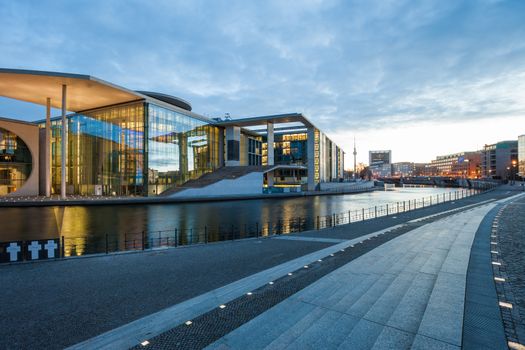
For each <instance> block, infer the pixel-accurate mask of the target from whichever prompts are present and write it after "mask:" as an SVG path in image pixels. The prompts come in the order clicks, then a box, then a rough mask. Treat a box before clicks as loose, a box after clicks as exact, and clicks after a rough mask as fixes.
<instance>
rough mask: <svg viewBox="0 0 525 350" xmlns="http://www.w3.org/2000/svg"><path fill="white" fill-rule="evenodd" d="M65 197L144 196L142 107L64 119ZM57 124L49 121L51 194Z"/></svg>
mask: <svg viewBox="0 0 525 350" xmlns="http://www.w3.org/2000/svg"><path fill="white" fill-rule="evenodd" d="M67 125H68V145H67V162H66V166H67V174H66V191H67V193H68V194H81V195H95V194H99V195H107V196H111V195H127V196H129V195H144V194H145V186H144V103H142V102H139V103H132V104H125V105H119V106H113V107H107V108H101V109H97V110H93V111H89V112H84V113H82V114H73V115H70V116H68V124H67ZM61 130H62V123H61V121H60V120H53V121H52V122H51V183H52V192H53V193H59V192H60V182H61V161H62V154H61V152H62V148H61V147H62V146H61V143H62V138H61Z"/></svg>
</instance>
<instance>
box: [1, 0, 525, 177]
mask: <svg viewBox="0 0 525 350" xmlns="http://www.w3.org/2000/svg"><path fill="white" fill-rule="evenodd" d="M0 67H3V68H20V69H34V70H48V71H58V72H68V73H79V74H88V75H92V76H95V77H97V78H100V79H103V80H106V81H109V82H112V83H115V84H117V85H121V86H124V87H126V88H130V89H136V90H150V91H158V92H163V93H167V94H171V95H175V96H179V97H182V98H184V99H186V100H188V101H190V102H191V104H192V106H193V111H194V112H196V113H199V114H202V115H205V116H209V117H223V116H224V115H225V113H229V114H230V115H231V117H232V118H233V119H236V118H242V117H247V116H257V115H270V114H280V113H291V112H301V113H304V114H305V115H306V116H307V117H308V118H309V119H310V120H311V121H312V122H313V123H314V124H316V125H317V126H318V127H319V128H320V129H321V130H322V131H324V132H325V133H326V134H327V135H328V137H330V138H331V139H332V140H333V141H335V142H336V143H337V144H338V145H340V146H341V147H342V148H343V149H344V150H345V152H346V153H347V156H346V159H345V161H346V168H350V167H352V163H353V159H352V155H351V153H352V148H353V139H354V137H355V139H356V143H357V152H358V156H357V161H358V162H364V163H367V162H368V151H369V150H376V149H390V150H392V157H393V161H394V162H398V161H414V162H429V161H430V160H431V159H434V158H435V157H436V156H437V155H443V154H449V153H456V152H460V151H471V150H477V149H480V148H482V147H483V145H484V144H490V143H494V142H497V141H501V140H507V139H517V136H518V135H521V134H525V1H521V0H515V1H504V0H501V1H500V0H469V1H461V0H435V1H434V0H423V1H413V0H406V1H404V0H399V1H390V0H377V1H375V0H365V1H353V0H341V1H337V0H327V1H323V0H305V1H299V0H296V1H284V0H275V1H271V0H270V1H262V0H261V1H247V0H227V1H222V0H215V1H212V0H209V1H199V0H191V1H171V0H165V1H162V0H161V1H132V0H129V1H111V0H88V1H80V0H71V1H67V0H64V1H41V0H39V1H24V0H17V1H12V0H0ZM44 113H45V112H44V109H43V107H42V106H37V105H31V104H28V103H22V102H19V101H13V100H9V99H6V98H0V116H3V117H9V118H16V119H23V120H37V119H41V118H42V117H43V116H44Z"/></svg>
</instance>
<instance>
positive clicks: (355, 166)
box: [354, 136, 357, 180]
mask: <svg viewBox="0 0 525 350" xmlns="http://www.w3.org/2000/svg"><path fill="white" fill-rule="evenodd" d="M356 156H357V150H356V148H355V136H354V180H355V179H357V173H356V171H357V163H356Z"/></svg>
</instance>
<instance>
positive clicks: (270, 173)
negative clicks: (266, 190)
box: [266, 170, 275, 187]
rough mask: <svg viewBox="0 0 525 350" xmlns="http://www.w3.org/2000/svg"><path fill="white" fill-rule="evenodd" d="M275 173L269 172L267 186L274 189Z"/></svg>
mask: <svg viewBox="0 0 525 350" xmlns="http://www.w3.org/2000/svg"><path fill="white" fill-rule="evenodd" d="M273 172H274V170H272V171H269V172H267V173H266V184H267V185H268V187H273V185H274V183H275V182H274V177H273Z"/></svg>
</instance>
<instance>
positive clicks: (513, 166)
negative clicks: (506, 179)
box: [512, 159, 517, 185]
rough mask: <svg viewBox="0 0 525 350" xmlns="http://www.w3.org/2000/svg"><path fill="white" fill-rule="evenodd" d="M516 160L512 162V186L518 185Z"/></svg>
mask: <svg viewBox="0 0 525 350" xmlns="http://www.w3.org/2000/svg"><path fill="white" fill-rule="evenodd" d="M516 164H517V162H516V159H513V160H512V184H513V185H514V184H515V183H516Z"/></svg>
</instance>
